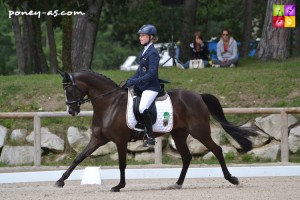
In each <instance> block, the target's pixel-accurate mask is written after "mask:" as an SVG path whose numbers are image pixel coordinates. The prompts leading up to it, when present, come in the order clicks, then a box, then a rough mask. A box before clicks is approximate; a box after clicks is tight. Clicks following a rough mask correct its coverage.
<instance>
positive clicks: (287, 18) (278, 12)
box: [273, 4, 296, 28]
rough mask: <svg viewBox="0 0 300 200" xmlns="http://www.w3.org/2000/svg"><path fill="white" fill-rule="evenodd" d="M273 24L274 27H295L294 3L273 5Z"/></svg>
mask: <svg viewBox="0 0 300 200" xmlns="http://www.w3.org/2000/svg"><path fill="white" fill-rule="evenodd" d="M273 26H274V27H275V28H295V27H296V6H295V4H288V5H281V4H275V5H273Z"/></svg>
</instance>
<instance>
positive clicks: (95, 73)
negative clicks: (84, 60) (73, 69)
mask: <svg viewBox="0 0 300 200" xmlns="http://www.w3.org/2000/svg"><path fill="white" fill-rule="evenodd" d="M77 72H87V73H89V74H91V75H93V76H94V77H96V78H99V79H102V78H105V79H107V80H109V81H110V82H112V83H113V84H114V85H115V86H117V87H119V85H118V84H116V82H114V81H113V80H112V79H111V78H109V77H107V76H105V75H103V74H100V73H98V72H94V71H92V70H89V69H81V70H79V71H77Z"/></svg>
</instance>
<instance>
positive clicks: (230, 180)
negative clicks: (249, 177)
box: [228, 176, 240, 185]
mask: <svg viewBox="0 0 300 200" xmlns="http://www.w3.org/2000/svg"><path fill="white" fill-rule="evenodd" d="M228 181H229V182H230V183H232V184H234V185H238V184H240V182H239V179H238V178H237V177H235V176H232V177H231V178H230V179H229V180H228Z"/></svg>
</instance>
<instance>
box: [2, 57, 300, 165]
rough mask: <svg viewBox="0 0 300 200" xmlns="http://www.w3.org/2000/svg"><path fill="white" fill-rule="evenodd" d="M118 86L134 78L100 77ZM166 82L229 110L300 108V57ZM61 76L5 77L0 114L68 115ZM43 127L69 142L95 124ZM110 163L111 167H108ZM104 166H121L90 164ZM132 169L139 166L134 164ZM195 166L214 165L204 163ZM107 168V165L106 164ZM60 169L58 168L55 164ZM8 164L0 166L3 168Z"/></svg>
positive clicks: (16, 122)
mask: <svg viewBox="0 0 300 200" xmlns="http://www.w3.org/2000/svg"><path fill="white" fill-rule="evenodd" d="M98 72H99V73H102V74H104V75H106V76H107V77H109V78H111V79H112V80H114V81H115V82H116V83H117V84H119V83H121V82H122V81H126V80H127V79H128V78H129V77H131V76H132V75H133V74H134V72H124V71H119V70H108V71H101V72H100V71H98ZM159 75H160V78H164V79H167V80H169V81H170V82H171V83H170V84H166V89H167V90H170V89H177V88H184V89H188V90H192V91H194V92H198V93H211V94H213V95H215V96H216V97H218V99H219V100H220V102H221V104H222V106H223V107H299V105H300V87H299V85H300V57H298V58H292V59H289V60H286V61H268V62H262V61H259V60H257V59H253V58H252V59H251V58H247V59H242V60H241V61H240V62H239V65H238V67H236V68H226V69H223V68H218V69H216V68H205V69H198V70H181V69H178V68H160V69H159ZM61 82H62V79H61V76H60V75H56V74H55V75H53V74H38V75H25V76H18V75H14V76H0V112H27V111H40V110H41V111H64V110H65V109H66V107H65V97H64V91H63V89H62V85H61ZM90 109H91V107H90V105H89V104H88V105H84V106H83V108H82V110H90ZM257 116H259V115H228V116H227V117H228V119H229V120H230V121H233V122H235V123H242V122H245V121H247V120H249V119H254V118H255V117H257ZM296 117H297V118H298V119H300V118H299V115H296ZM41 122H42V126H47V127H49V129H50V130H51V131H53V132H54V133H55V134H57V135H58V136H60V137H62V138H64V139H66V130H67V127H69V126H72V125H74V126H77V127H79V128H82V129H87V128H89V127H90V125H91V118H87V117H83V118H80V117H77V118H46V119H42V120H41ZM0 125H3V126H5V127H7V128H9V129H10V130H12V129H16V128H25V129H27V130H28V131H29V132H30V131H32V130H33V120H32V119H0ZM65 152H66V153H68V154H70V155H69V157H70V159H66V161H63V162H67V163H61V164H66V165H69V164H70V163H71V161H72V160H73V159H74V158H75V155H76V154H74V152H72V150H71V149H70V147H68V146H67V147H66V151H65ZM48 157H49V158H48V159H49V160H48V161H47V160H45V161H43V162H44V163H43V164H45V165H51V162H52V161H53V160H54V159H55V158H56V155H51V156H48ZM299 157H300V156H299V153H298V154H294V155H291V160H293V162H300V159H299ZM163 159H164V161H163V162H164V163H165V162H166V163H176V164H180V163H181V160H178V159H173V158H170V157H164V158H163ZM107 160H108V161H109V162H108V163H107ZM226 160H228V162H233V163H235V162H237V163H239V162H245V163H248V162H257V161H258V160H257V159H256V158H253V157H251V156H248V155H246V154H245V155H243V156H241V157H239V158H233V157H232V156H230V155H229V156H228V157H227V158H226ZM85 162H87V163H88V164H89V163H90V162H92V163H94V162H101V165H105V164H106V163H107V165H111V164H115V162H114V161H111V160H110V159H109V158H107V157H103V158H89V159H88V160H87V161H85ZM128 162H129V164H130V163H132V164H134V163H137V162H135V161H133V160H128ZM192 162H194V163H199V162H200V163H201V162H207V163H214V162H217V161H216V160H214V158H212V160H210V161H201V160H200V161H199V159H195V160H193V161H192ZM103 163H104V164H103ZM54 164H55V165H57V164H58V163H54ZM1 165H2V164H1V163H0V166H1Z"/></svg>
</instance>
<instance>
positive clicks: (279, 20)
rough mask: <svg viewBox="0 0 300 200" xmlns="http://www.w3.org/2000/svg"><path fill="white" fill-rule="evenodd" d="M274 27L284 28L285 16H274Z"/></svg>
mask: <svg viewBox="0 0 300 200" xmlns="http://www.w3.org/2000/svg"><path fill="white" fill-rule="evenodd" d="M273 27H275V28H284V17H283V16H279V17H277V16H274V17H273Z"/></svg>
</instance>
